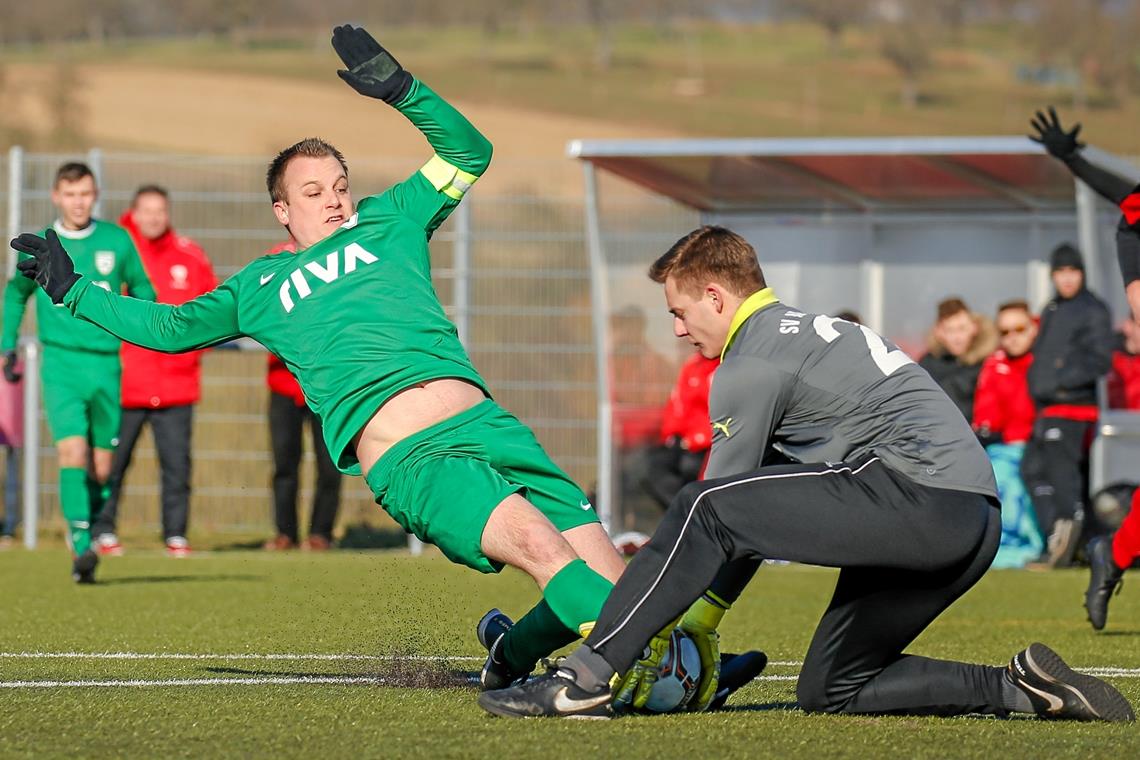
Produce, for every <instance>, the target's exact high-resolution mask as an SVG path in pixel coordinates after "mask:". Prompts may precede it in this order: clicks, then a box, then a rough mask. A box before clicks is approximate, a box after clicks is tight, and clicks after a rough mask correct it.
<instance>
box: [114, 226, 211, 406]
mask: <svg viewBox="0 0 1140 760" xmlns="http://www.w3.org/2000/svg"><path fill="white" fill-rule="evenodd" d="M119 224H121V225H123V227H125V228H126V229H127V231H128V232H129V233H130V234H131V238H132V239H133V240H134V241H135V245H136V246H138V249H139V256H140V258H141V259H142V263H143V268H144V269H146V273H147V276H148V277H149V278H150V281H151V283H152V284H153V285H154V290H155V293H156V294H157V296H158V297H157V299H156V300H157V301H158V303H168V304H174V305H178V304H183V303H185V302H187V301H189V300H191V299H194V298H197V297H198V296H200V295H202V294H203V293H207V292H209V291H211V290H213V289H214V288H215V287H217V284H218V279H217V277H216V276H215V275H214V269H213V267H211V266H210V260H209V259H208V258H206V254H205V253H204V252H203V251H202V249H201V248H199V247H198V245H197V244H196V243H194V241H193V240H190V239H189V238H184V237H182V236H181V235H177V234H175V233H174V231H173V230H167V231H166V232H165V233H163V234H162V236H161V237H159V238H157V239H155V240H147V239H146V238H144V237H143V236H142V235H140V234H139V231H138V229H137V228H136V227H135V225H134V222H133V221H132V220H131V216H130V213H129V212H128V213H124V214H123V215H122V217H120V218H119ZM120 359H121V361H122V365H123V379H122V400H121V403H122V405H123V406H124V407H126V408H128V409H162V408H166V407H171V406H182V405H184V404H195V403H197V402H198V400H199V399H200V398H201V395H202V383H201V377H202V374H201V364H202V352H201V351H191V352H189V353H185V354H164V353H160V352H158V351H149V350H147V349H145V348H139V347H138V346H135V345H132V344H130V343H123V347H122V349H121V351H120Z"/></svg>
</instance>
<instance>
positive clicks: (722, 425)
mask: <svg viewBox="0 0 1140 760" xmlns="http://www.w3.org/2000/svg"><path fill="white" fill-rule="evenodd" d="M731 424H732V418H731V417H725V418H724V422H714V423H713V424H712V427H713V430H719V431H720V432H722V433H724V437H725V438H731V437H732V432H731V431H730V430H729V429H728V426H729V425H731Z"/></svg>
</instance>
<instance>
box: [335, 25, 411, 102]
mask: <svg viewBox="0 0 1140 760" xmlns="http://www.w3.org/2000/svg"><path fill="white" fill-rule="evenodd" d="M332 45H333V49H334V50H336V54H337V55H339V56H340V59H341V60H342V61H344V65H345V66H346V67H348V68H347V70H345V69H340V70H339V71H337V72H336V73H337V76H339V77H340V78H341V79H343V80H344V81H345V82H347V83H348V84H349V86H351V87H352V89H354V90H356V91H357V92H359V93H360V94H361V95H367V96H368V97H370V98H378V99H379V100H383V101H384V102H385V103H388V104H389V105H393V106H394V105H396V104H397V103H399V102H400V101H401V100H403V99H404V96H405V95H407V94H408V90H409V89H410V88H411V86H412V75H411V74H409V73H408V72H407V71H405V70H404V67H403V66H401V65H400V62H399V61H397V60H396V59H395V58H394V57H393V56H392V54H391V53H389V52H388V51H387V50H385V49H384V48H383V47H381V46H380V43H379V42H377V41H376V40H375V39H374V38H373V37H372V35H371V34H369V33H368V32H366V31H365V30H363V29H361V28H359V27H352V26H350V25H348V24H345V25H344V26H338V27H336V28H335V29H333V36H332Z"/></svg>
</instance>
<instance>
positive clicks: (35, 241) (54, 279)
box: [9, 228, 79, 304]
mask: <svg viewBox="0 0 1140 760" xmlns="http://www.w3.org/2000/svg"><path fill="white" fill-rule="evenodd" d="M9 245H11V246H12V247H13V248H14V249H16V250H17V251H19V252H20V253H26V254H28V255H29V256H31V258H29V259H23V260H22V261H20V262H19V263H17V264H16V268H17V269H19V270H20V274H22V275H24V276H25V277H27V278H28V279H29V280H35V281H36V283H37V284H38V285H39V286H40V287H41V288H43V289H44V291H45V292H46V293H47V294H48V297H49V298H51V301H52V303H57V304H58V303H63V297H64V296H65V295H66V294H67V291H69V290H71V286H72V285H74V284H75V283H76V282H78V281H79V275H77V274H76V273H75V265H74V264H73V263H72V261H71V257H70V256H68V255H67V251H65V250H64V249H63V244H62V243H60V242H59V235H56V234H55V230H53V229H50V228H49V229H48V231H47V234H46V235H44V237H40V236H39V235H33V234H32V233H30V232H25V233H24V234H22V235H20V236H19V237H17V238H13V239H12V241H11V243H9Z"/></svg>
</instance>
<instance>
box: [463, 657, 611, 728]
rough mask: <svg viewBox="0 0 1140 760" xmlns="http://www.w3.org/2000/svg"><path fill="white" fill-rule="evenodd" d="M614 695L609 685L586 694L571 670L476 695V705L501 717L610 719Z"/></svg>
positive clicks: (555, 672) (551, 673)
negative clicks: (477, 702) (477, 703)
mask: <svg viewBox="0 0 1140 760" xmlns="http://www.w3.org/2000/svg"><path fill="white" fill-rule="evenodd" d="M613 697H614V694H613V692H612V691H611V690H610V687H609V686H602V687H601V688H599V689H598V690H597V691H592V692H591V691H586V690H585V689H583V688H582V687H580V686H578V684H577V683H575V682H574V673H573V671H570V670H566V669H565V668H560V669H558V670H553V671H551V672H549V673H547V674H546V675H542V676H538V677H537V678H532V679H530V680H529V681H524V682H523V683H521V684H519V685H518V686H512V687H510V688H508V689H498V690H495V691H485V692H483V693H482V694H480V695H479V706H480V707H482V708H483V709H484V710H486V711H487V712H489V713H491V714H492V715H500V716H502V717H504V718H539V717H548V718H609V717H610V716H612V715H613V710H612V709H611V708H610V701H611V700H613Z"/></svg>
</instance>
